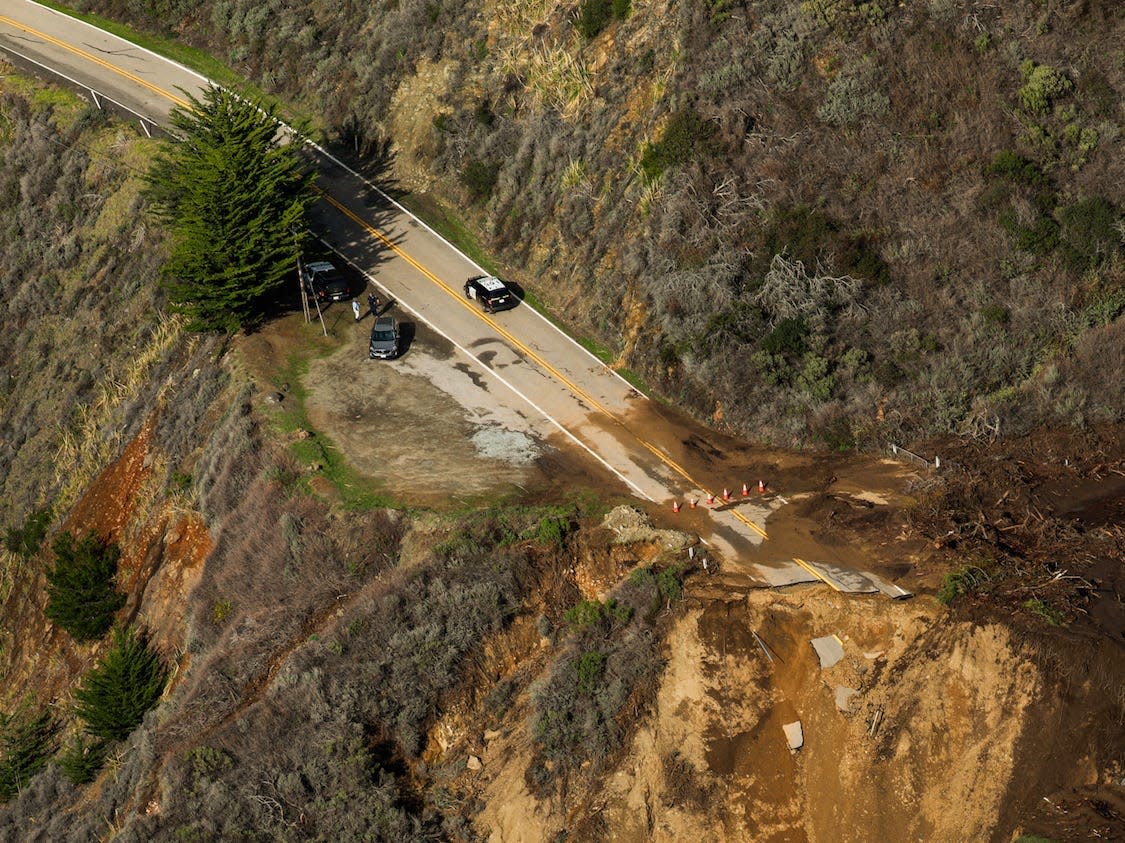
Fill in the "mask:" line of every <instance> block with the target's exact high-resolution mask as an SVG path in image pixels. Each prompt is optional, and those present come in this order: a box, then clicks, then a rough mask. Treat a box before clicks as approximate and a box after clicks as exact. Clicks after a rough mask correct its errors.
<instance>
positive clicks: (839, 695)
mask: <svg viewBox="0 0 1125 843" xmlns="http://www.w3.org/2000/svg"><path fill="white" fill-rule="evenodd" d="M858 693H859V691H857V690H856V689H855V688H848V687H846V686H844V685H837V686H836V708H838V709H839V710H840V711H842V712H844V714H847V713H848V712H849V711H850V710H851V707H852V697H854V696H855V695H856V694H858Z"/></svg>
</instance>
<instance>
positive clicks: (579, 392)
mask: <svg viewBox="0 0 1125 843" xmlns="http://www.w3.org/2000/svg"><path fill="white" fill-rule="evenodd" d="M321 196H322V197H323V199H324V201H325V202H327V203H328V204H329V205H331V206H332V207H334V208H335V209H336V210H338V211H339V212H340V213H341V214H343V215H344V216H346V217H347V218H348V219H350V220H351V221H352V222H354V223H355V224H356V225H358V226H360V227H361V228H363V229H364V230H366V231H367V232H369V233H370V234H371V235H372V236H374V237H375V238H376V239H378V240H379V241H380V242H381V243H382V244H383V245H384V246H386V247H387V248H388V249H390V250H391V251H392V252H394V253H395V254H396V255H398V256H399V257H400V258H402V259H403V260H404V261H406V262H407V263H408V264H410V265H411V266H412V267H414V268H415V269H416V270H418V272H420V273H421V274H422V275H424V276H425V277H426V278H428V279H429V280H430V281H432V282H433V283H434V284H436V285H438V286H439V287H441V288H442V289H443V290H445V292H446V293H448V294H449V295H450V296H452V297H453V298H454V299H456V300H457V301H458V302H459V303H460V304H461V306H462V307H464V308H466V309H467V310H468V311H470V312H471V313H472V314H473V315H474V316H477V317H479V318H480V319H483V320H484V321H485V322H486V323H488V325H489V326H490V327H491V328H492V329H493V330H494V331H496V333H498V334H499V335H500V336H502V337H503V338H504V339H505V340H507V341H508V342H509V343H511V344H512V345H513V346H515V347H516V348H517V349H519V350H520V351H521V352H523V354H525V355H526V356H527V357H529V358H530V359H531V360H533V361H535V363H536V364H538V365H539V366H540V367H542V368H543V369H545V370H546V371H547V372H550V373H551V374H552V375H553V376H554V377H555V378H556V379H558V380H559V381H560V382H561V383H562V384H564V385H565V386H566V388H567V389H569V390H570V391H571V392H572V393H574V394H575V395H576V396H578V397H579V398H580V399H581V400H583V401H585V402H586V403H587V404H589V405H590V406H591V407H593V408H594V409H596V410H597V411H598V412H600V413H602V414H603V415H604V416H605V417H606V418H609V419H612V420H613V422H614V423H615V424H616V425H617V426H618V427H620V428H621V429H622V430H624V431H625V432H626V433H628V434H629V435H630V436H632V437H633V438H634V439H636V440H637V441H638V442H639V443H640V444H641V445H642V446H643V447H644V448H645V449H646V450H647V451H649V453H651V454H652V455H653V456H655V457H656V458H657V459H658V460H660V461H661V462H662V463H664V464H665V465H667V466H668V467H669V468H671V469H672V470H673V471H674V472H676V473H677V474H678V475H680V477H682V478H683V479H684V480H686V481H688V482H689V483H691V484H692V485H693V486H695V487H696V488H699V489H703V488H704V487H703V485H702V484H700V483H698V482H697V481H696V480H695V479H694V478H693V477H692V476H691V474H689V473H688V471H687V469H685V468H684V467H683V466H681V465H680V464H679V463H678V462H676V461H675V460H674V459H672V458H671V457H670V456H668V455H667V454H666V453H664V451H662V450H661V449H660V448H658V447H657V446H656V445H654V444H652V443H651V442H649V441H648V440H647V439H645V438H644V437H643V436H639V435H637V433H636V432H635V431H633V430H630V429H629V427H628V426H627V425H626V424H625V422H624V421H622V420H621V419H620V418H618V417H617V415H615V414H614V413H613V412H611V411H610V410H609V409H608V408H606V407H605V406H604V405H603V404H602V403H601V402H600V401H598V400H597V399H596V398H594V397H593V396H592V395H590V393H589V392H587V391H586V390H585V389H583V388H582V387H581V386H579V385H578V384H577V383H575V382H574V381H573V380H571V379H570V378H569V377H567V376H566V375H565V374H563V373H562V372H560V371H559V370H558V369H557V368H555V367H554V366H552V365H551V364H550V363H549V362H547V361H546V360H544V359H543V357H541V356H540V355H539V354H537V353H536V352H535V351H534V350H532V349H531V348H529V347H528V346H527V345H526V344H525V343H524V342H522V341H521V340H520V339H518V338H517V337H515V336H513V335H512V334H511V333H510V332H509V331H507V330H506V329H505V328H504V327H503V326H502V325H500V324H499V323H498V322H496V320H494V319H492V318H491V317H489V316H488V315H487V314H485V313H482V312H480V311H479V310H478V309H477V308H475V307H473V306H472V305H471V304H469V302H467V301H466V300H465V299H464V297H462V296H461V295H460V293H459V292H458V291H457V290H454V289H453V288H452V287H450V286H449V285H448V284H447V283H445V281H443V280H442V279H441V278H439V277H438V276H436V275H434V273H432V272H430V270H429V269H427V268H426V267H425V266H423V265H422V264H421V263H419V262H418V261H417V260H415V259H414V258H413V257H412V256H411V255H410V254H408V253H407V252H406V251H404V250H403V249H402V248H401V247H400V246H399V245H398V244H396V243H395V242H394V241H393V240H391V238H389V237H388V236H387V235H385V234H384V233H383V232H381V231H380V230H379V229H377V228H375V226H373V225H371V224H370V223H369V222H367V221H366V220H365V219H363V218H362V217H361V216H359V214H357V213H355V212H354V211H352V210H351V209H350V208H348V207H347V206H346V205H344V204H343V203H342V202H340V201H339V200H338V199H336V198H334V197H333V196H330V195H329V194H328V193H326V192H324V191H323V190H321ZM731 514H733V515H734V517H735V518H737V519H738V520H739V521H741V522H742V523H744V524H746V525H747V526H748V527H750V528H751V529H752V530H754V531H755V532H756V533H757V534H758V535H760V536H761V537H762V538H767V535H766V531H765V530H763V529H762V528H761V527H760V526H758V525H757V524H756V523H754V522H753V521H752V520H750V519H749V518H747V517H746V516H745V515H743V514H742V513H741V512H738V511H737V510H732V513H731Z"/></svg>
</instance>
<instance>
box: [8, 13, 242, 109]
mask: <svg viewBox="0 0 1125 843" xmlns="http://www.w3.org/2000/svg"><path fill="white" fill-rule="evenodd" d="M24 2H26V3H27V4H28V5H29V6H35V7H37V8H40V9H42V10H43V11H45V12H50V13H51V14H53V15H58V16H59V17H63V18H66V19H67V20H69V21H74V22H75V23H79V24H81V25H82V26H85V27H88V28H90V29H92V30H94V31H95V32H97V33H98V34H100V35H101V36H102V37H106V38H111V39H113V40H115V41H120V42H121V43H122V44H128V45H129V46H130V47H132V48H133V49H135V50H140V51H141V52H143V53H148V54H149V55H150V56H152V57H153V58H157V59H160V60H161V61H163V62H167V63H168V64H170V65H173V66H174V67H178V68H179V69H180V70H182V71H184V72H185V73H187V74H189V75H191V76H194V77H196V78H197V79H202V80H203V81H204V82H206V83H207V84H209V85H215V83H214V82H213V81H211V80H210V79H208V78H207V77H206V76H204V75H203V74H202V73H200V72H198V71H196V70H192V69H191V68H190V67H188V66H186V65H183V64H180V63H179V62H178V61H176V60H175V59H170V58H168V57H167V56H162V55H160V53H157V52H154V51H152V50H150V49H149V48H148V47H142V46H141V45H140V44H134V43H133V42H132V41H130V40H128V39H127V38H122V37H121V36H120V35H115V34H114V33H112V32H110V31H109V30H106V29H102V28H101V27H100V26H94V25H93V24H92V23H90V22H89V21H84V20H82V18H78V17H75V16H74V15H68V14H67V13H66V12H60V11H59V10H58V9H52V8H51V7H50V6H44V5H43V4H42V3H36V2H35V0H24ZM126 26H128V23H126ZM215 87H220V86H218V85H215ZM149 119H151V118H149Z"/></svg>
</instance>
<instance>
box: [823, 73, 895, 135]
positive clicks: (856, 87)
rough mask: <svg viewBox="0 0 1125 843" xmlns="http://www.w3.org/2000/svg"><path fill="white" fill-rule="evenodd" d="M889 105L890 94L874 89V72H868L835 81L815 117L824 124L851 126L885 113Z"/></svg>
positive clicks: (830, 84) (837, 78)
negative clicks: (888, 96)
mask: <svg viewBox="0 0 1125 843" xmlns="http://www.w3.org/2000/svg"><path fill="white" fill-rule="evenodd" d="M890 104H891V101H890V100H889V99H888V98H887V95H886V94H884V93H883V92H882V91H880V90H878V89H876V88H875V80H874V73H873V71H871V70H870V69H865V70H863V71H861V72H859V73H856V74H853V75H843V74H841V75H840V76H837V77H836V78H835V79H833V80H832V81H831V82H830V83H829V85H828V90H827V92H826V93H825V96H824V102H823V103H821V105H820V108H818V109H817V110H816V115H817V117H819V118H820V119H821V120H823V121H824V122H825V123H832V124H834V125H837V126H850V125H852V124H854V123H858V122H860V121H861V120H863V119H866V118H868V117H878V116H879V115H881V114H886V113H887V109H888V108H890Z"/></svg>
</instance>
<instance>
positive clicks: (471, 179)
mask: <svg viewBox="0 0 1125 843" xmlns="http://www.w3.org/2000/svg"><path fill="white" fill-rule="evenodd" d="M499 178H500V165H499V164H497V163H494V162H492V161H482V160H481V159H479V158H473V159H471V160H470V161H469V163H467V164H466V165H465V169H464V170H462V171H461V181H462V182H463V183H464V185H465V187H467V188H468V189H469V195H470V196H471V197H472V198H473V201H475V202H480V201H485V202H487V201H488V200H489V199H491V198H492V191H493V190H495V189H496V181H497V179H499Z"/></svg>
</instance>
